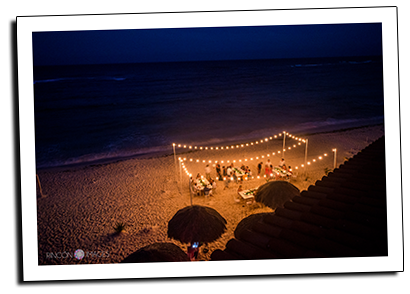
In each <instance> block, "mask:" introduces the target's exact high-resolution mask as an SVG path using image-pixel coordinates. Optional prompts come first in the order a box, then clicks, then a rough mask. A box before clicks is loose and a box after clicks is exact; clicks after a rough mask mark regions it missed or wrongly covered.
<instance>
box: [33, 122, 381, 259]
mask: <svg viewBox="0 0 410 294" xmlns="http://www.w3.org/2000/svg"><path fill="white" fill-rule="evenodd" d="M383 134H384V129H383V126H382V125H376V126H369V127H361V128H355V129H346V130H339V131H334V132H327V133H316V134H306V135H305V136H302V135H301V138H307V139H308V161H309V162H310V163H311V164H310V165H308V167H307V174H304V168H303V167H301V164H303V163H304V160H305V155H304V152H305V145H304V144H302V145H297V143H298V141H297V140H292V139H288V140H287V142H286V147H287V148H288V147H291V149H289V150H287V152H286V153H285V161H286V164H287V165H288V166H292V168H293V170H294V172H295V173H296V175H297V176H296V177H295V178H293V179H291V180H290V182H291V183H292V184H293V185H295V186H296V187H298V188H299V189H300V191H303V190H305V189H307V188H308V187H309V186H310V185H313V184H314V183H315V182H316V181H317V180H319V179H321V178H322V177H323V176H324V175H325V169H326V168H328V169H332V168H333V164H334V161H333V160H334V158H333V152H332V150H333V149H334V148H336V149H337V161H336V162H337V165H340V164H342V163H343V161H344V160H345V158H350V157H352V156H353V155H354V154H356V153H357V152H359V151H360V150H361V149H363V148H364V147H366V146H367V145H369V144H370V143H371V142H373V141H374V140H376V139H378V138H379V137H381V136H382V135H383ZM176 143H178V142H176ZM181 143H183V142H181ZM293 145H296V147H293ZM281 147H282V141H281V140H277V141H270V142H268V143H264V144H260V146H258V147H257V148H256V147H255V148H253V149H252V148H248V149H246V148H233V149H229V150H218V151H216V150H213V151H211V150H207V151H205V150H203V151H200V150H197V151H192V150H189V149H183V148H181V149H180V148H178V149H177V157H182V158H186V161H184V165H185V166H186V168H187V170H188V171H189V173H191V174H193V175H196V174H197V173H201V174H202V175H205V171H204V168H205V166H206V164H210V165H211V167H212V172H211V177H212V178H214V179H215V178H216V172H215V167H213V166H212V165H213V164H214V162H215V161H222V160H224V161H227V160H230V162H231V161H232V160H238V161H237V162H235V165H240V164H239V159H241V160H242V161H241V162H242V163H244V164H245V165H247V166H249V168H250V169H251V171H252V173H253V176H255V178H253V179H251V180H249V181H244V182H243V183H241V185H242V186H243V188H244V189H248V188H255V187H258V186H260V185H262V184H263V183H265V182H266V181H265V178H263V173H262V175H261V178H259V179H258V178H256V175H257V167H256V166H257V163H258V162H260V161H263V162H265V161H266V159H267V158H270V159H271V162H272V163H273V165H277V164H278V163H279V160H280V159H281V157H282V156H281V155H280V154H277V150H280V149H281ZM222 152H223V153H222ZM273 152H275V155H273ZM267 154H270V156H269V157H267ZM324 154H327V156H324ZM262 155H263V156H264V158H262V157H261V156H262ZM257 157H258V159H256V158H257ZM319 157H321V159H319ZM191 158H192V161H190V159H191ZM197 159H201V160H205V161H206V163H204V162H196V160H197ZM245 159H246V161H245ZM174 160H175V159H174V155H173V154H172V146H170V153H169V155H166V156H158V157H154V158H131V159H127V160H119V161H116V162H111V163H107V162H105V163H94V164H89V165H83V166H73V167H61V168H54V169H42V170H39V171H38V177H39V179H40V183H41V188H42V193H43V196H42V195H40V191H39V189H38V193H37V194H38V195H37V197H38V198H37V217H38V220H37V222H38V223H37V224H38V262H39V264H40V265H48V264H81V263H97V264H104V263H117V262H120V261H121V260H123V259H124V258H125V257H126V256H128V255H129V254H131V253H132V252H134V251H136V250H138V249H139V248H142V247H144V246H147V245H149V244H152V243H155V242H172V243H174V244H176V245H178V246H179V247H180V248H181V249H182V250H184V251H186V249H187V244H182V243H180V242H178V241H175V240H173V239H170V238H168V237H167V224H168V221H169V220H170V219H171V218H172V216H173V215H174V214H175V213H176V212H177V211H178V210H179V209H181V208H183V207H185V206H188V205H190V201H191V200H190V199H191V198H190V191H189V189H188V176H187V175H186V173H183V174H182V176H181V175H180V174H179V167H177V166H176V165H175V161H174ZM380 160H384V158H381V159H380ZM209 161H211V163H209ZM224 163H227V162H224ZM237 163H238V164H237ZM221 165H223V163H221ZM296 167H298V169H296ZM181 179H182V181H181ZM217 185H218V186H217V188H216V190H215V192H214V194H213V195H212V197H204V196H197V197H193V198H192V202H193V204H198V205H204V206H209V207H212V208H214V209H215V210H217V211H218V212H219V213H220V214H221V215H222V216H223V217H224V218H225V219H226V221H227V230H226V232H225V233H224V234H223V235H222V237H221V238H219V239H218V240H216V241H215V242H212V243H209V244H206V245H204V246H202V247H201V250H200V253H199V260H209V259H210V255H211V253H212V252H213V251H214V250H215V249H222V250H223V249H224V248H225V244H226V242H227V241H228V240H229V239H231V238H233V236H234V235H233V232H234V230H235V228H236V226H237V224H238V223H239V222H240V221H241V220H242V219H243V218H245V217H247V216H249V215H251V214H254V213H261V212H273V210H272V209H271V208H269V207H266V206H263V205H262V204H253V205H248V204H246V203H245V202H244V201H243V202H235V201H234V196H235V195H237V189H238V185H239V184H236V183H233V182H231V183H230V184H229V188H228V189H225V190H224V183H223V182H222V181H217ZM117 222H123V223H125V224H126V231H125V232H123V233H121V234H115V230H114V229H113V226H114V225H115V224H116V223H117ZM77 249H82V250H83V251H84V252H85V255H86V256H85V257H84V258H83V259H81V260H77V259H76V258H74V257H73V254H74V252H75V251H76V250H77ZM204 249H205V250H204Z"/></svg>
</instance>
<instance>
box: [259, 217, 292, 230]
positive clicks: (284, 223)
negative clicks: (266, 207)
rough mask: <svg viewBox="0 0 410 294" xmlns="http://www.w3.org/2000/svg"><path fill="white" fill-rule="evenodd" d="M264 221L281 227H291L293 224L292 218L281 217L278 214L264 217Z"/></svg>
mask: <svg viewBox="0 0 410 294" xmlns="http://www.w3.org/2000/svg"><path fill="white" fill-rule="evenodd" d="M263 220H264V222H266V223H268V224H271V225H274V226H277V227H279V228H290V227H291V226H292V222H293V221H292V220H290V219H287V218H285V217H281V216H279V215H277V214H274V215H267V216H266V217H265V218H264V219H263Z"/></svg>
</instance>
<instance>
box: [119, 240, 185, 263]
mask: <svg viewBox="0 0 410 294" xmlns="http://www.w3.org/2000/svg"><path fill="white" fill-rule="evenodd" d="M169 261H189V258H188V255H187V254H186V253H185V252H184V251H182V249H181V248H179V247H178V246H177V245H175V244H173V243H154V244H151V245H148V246H145V247H143V248H140V249H138V250H137V251H135V252H134V253H131V254H130V255H128V256H127V257H126V258H124V260H123V261H121V263H139V262H169Z"/></svg>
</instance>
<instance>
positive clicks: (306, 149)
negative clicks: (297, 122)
mask: <svg viewBox="0 0 410 294" xmlns="http://www.w3.org/2000/svg"><path fill="white" fill-rule="evenodd" d="M307 152H308V139H306V148H305V176H306V166H307Z"/></svg>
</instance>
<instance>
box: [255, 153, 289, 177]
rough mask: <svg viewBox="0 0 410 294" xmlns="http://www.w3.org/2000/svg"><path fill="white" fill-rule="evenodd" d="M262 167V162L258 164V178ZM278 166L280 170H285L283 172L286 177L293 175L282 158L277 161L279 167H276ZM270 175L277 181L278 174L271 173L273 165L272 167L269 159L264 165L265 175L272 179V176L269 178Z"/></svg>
mask: <svg viewBox="0 0 410 294" xmlns="http://www.w3.org/2000/svg"><path fill="white" fill-rule="evenodd" d="M262 166H263V162H260V163H258V176H260V175H261V172H262ZM278 166H279V167H280V168H282V169H283V170H285V171H286V172H287V173H288V176H287V177H290V176H291V175H292V174H293V173H292V168H291V166H288V167H287V166H286V162H285V159H284V158H282V159H281V160H280V161H279V165H278ZM272 174H275V177H276V179H279V174H277V173H273V165H272V163H271V161H270V159H268V160H267V161H266V163H265V175H266V176H267V177H272V176H271V175H272Z"/></svg>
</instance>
